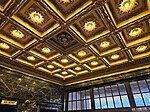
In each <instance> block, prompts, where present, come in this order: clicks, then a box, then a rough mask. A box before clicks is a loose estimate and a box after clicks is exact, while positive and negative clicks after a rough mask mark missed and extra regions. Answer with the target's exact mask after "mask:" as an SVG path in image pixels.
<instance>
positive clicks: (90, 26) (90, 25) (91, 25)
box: [84, 21, 96, 32]
mask: <svg viewBox="0 0 150 112" xmlns="http://www.w3.org/2000/svg"><path fill="white" fill-rule="evenodd" d="M95 28H96V23H95V22H94V21H88V22H86V23H85V24H84V29H85V30H86V31H89V32H90V31H93V30H94V29H95Z"/></svg>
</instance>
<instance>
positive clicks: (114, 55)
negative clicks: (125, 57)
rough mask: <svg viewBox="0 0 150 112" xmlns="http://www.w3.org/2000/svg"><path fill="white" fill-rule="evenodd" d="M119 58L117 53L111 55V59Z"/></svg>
mask: <svg viewBox="0 0 150 112" xmlns="http://www.w3.org/2000/svg"><path fill="white" fill-rule="evenodd" d="M118 58H119V55H118V54H113V55H112V56H111V59H113V60H116V59H118Z"/></svg>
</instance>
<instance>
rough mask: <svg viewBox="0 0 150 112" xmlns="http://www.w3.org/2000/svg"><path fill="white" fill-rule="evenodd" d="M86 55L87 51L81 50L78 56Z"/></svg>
mask: <svg viewBox="0 0 150 112" xmlns="http://www.w3.org/2000/svg"><path fill="white" fill-rule="evenodd" d="M85 55H86V52H85V51H79V52H78V56H81V57H82V56H85Z"/></svg>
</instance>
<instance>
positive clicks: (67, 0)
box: [60, 0, 73, 3]
mask: <svg viewBox="0 0 150 112" xmlns="http://www.w3.org/2000/svg"><path fill="white" fill-rule="evenodd" d="M72 1H73V0H60V2H62V3H71V2H72Z"/></svg>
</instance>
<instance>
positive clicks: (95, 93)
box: [93, 88, 99, 98]
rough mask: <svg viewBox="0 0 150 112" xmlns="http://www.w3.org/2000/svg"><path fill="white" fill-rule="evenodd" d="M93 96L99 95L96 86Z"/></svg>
mask: <svg viewBox="0 0 150 112" xmlns="http://www.w3.org/2000/svg"><path fill="white" fill-rule="evenodd" d="M93 91H94V98H98V97H99V93H98V88H94V90H93Z"/></svg>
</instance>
